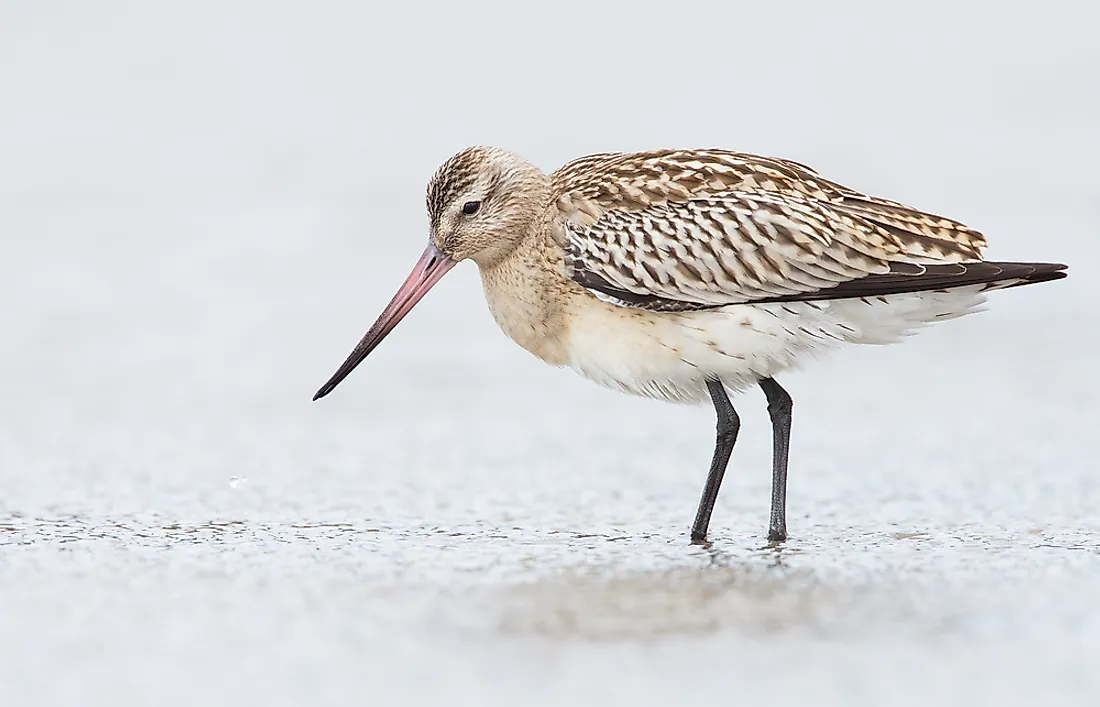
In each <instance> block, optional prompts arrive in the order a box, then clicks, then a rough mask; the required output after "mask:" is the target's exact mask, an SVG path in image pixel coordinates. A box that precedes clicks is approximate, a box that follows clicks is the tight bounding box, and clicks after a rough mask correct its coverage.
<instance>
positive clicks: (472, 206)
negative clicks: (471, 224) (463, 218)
mask: <svg viewBox="0 0 1100 707" xmlns="http://www.w3.org/2000/svg"><path fill="white" fill-rule="evenodd" d="M480 208H481V202H480V201H467V202H466V203H465V204H463V205H462V213H464V214H466V215H467V216H473V215H474V214H476V213H477V210H478V209H480Z"/></svg>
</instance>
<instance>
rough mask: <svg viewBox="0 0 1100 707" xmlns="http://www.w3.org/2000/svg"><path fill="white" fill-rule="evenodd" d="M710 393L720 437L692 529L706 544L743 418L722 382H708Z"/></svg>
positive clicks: (694, 538)
mask: <svg viewBox="0 0 1100 707" xmlns="http://www.w3.org/2000/svg"><path fill="white" fill-rule="evenodd" d="M707 390H709V391H710V399H711V400H713V401H714V411H715V412H716V413H717V414H718V435H717V441H716V442H715V445H714V458H713V459H711V461H710V473H709V474H707V485H706V486H704V487H703V497H702V498H701V499H699V510H697V511H696V512H695V523H693V524H692V526H691V541H692V542H693V543H701V542H705V541H706V539H707V526H709V525H710V514H711V513H713V512H714V502H715V501H716V500H717V499H718V489H719V488H720V487H721V486H722V476H724V475H725V473H726V464H728V463H729V460H730V454H731V453H732V452H733V444H734V442H736V441H737V431H738V430H739V429H741V418H739V417H737V411H736V410H734V409H733V404H732V403H730V398H729V396H728V395H726V389H725V388H723V387H722V381H718V380H708V381H707Z"/></svg>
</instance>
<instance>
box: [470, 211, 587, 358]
mask: <svg viewBox="0 0 1100 707" xmlns="http://www.w3.org/2000/svg"><path fill="white" fill-rule="evenodd" d="M562 256H563V254H562V252H561V248H560V246H558V245H557V244H556V243H555V242H554V240H553V239H552V238H550V225H549V224H548V223H545V224H542V225H540V226H538V227H536V228H532V229H531V231H530V232H529V233H528V234H527V235H526V236H525V237H524V238H522V239H521V240H520V241H519V243H518V244H517V245H516V247H515V249H514V250H512V252H510V253H509V254H508V255H507V256H506V257H504V258H501V259H500V260H498V261H496V262H494V263H492V264H490V265H484V266H479V270H480V272H481V282H482V285H483V286H484V288H485V299H486V302H487V303H488V305H489V311H490V312H491V313H492V315H493V319H495V320H496V323H497V325H499V326H500V328H501V330H503V331H504V333H505V334H507V335H508V337H509V338H510V339H512V340H513V341H515V342H516V343H517V344H519V345H520V346H522V347H523V348H525V349H527V350H528V351H530V352H531V353H532V354H534V355H535V356H537V357H538V358H540V359H542V360H543V361H545V362H546V363H549V364H552V365H556V366H562V365H566V364H568V363H569V359H568V348H567V339H568V336H567V334H568V332H567V330H566V329H567V324H566V322H567V320H568V318H567V317H566V316H565V310H566V308H567V307H568V304H569V297H570V292H569V287H568V281H567V279H566V278H565V276H564V271H563V270H562Z"/></svg>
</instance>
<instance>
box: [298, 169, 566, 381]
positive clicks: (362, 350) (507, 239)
mask: <svg viewBox="0 0 1100 707" xmlns="http://www.w3.org/2000/svg"><path fill="white" fill-rule="evenodd" d="M549 199H550V178H549V177H548V176H547V175H546V174H544V173H543V172H541V171H540V170H539V169H538V168H537V167H535V166H534V165H533V164H531V163H530V162H528V161H526V160H524V159H523V158H521V157H519V156H518V155H515V154H513V153H511V152H508V151H506V150H501V149H498V148H495V147H468V148H466V149H465V150H463V151H461V152H459V153H458V154H456V155H455V156H453V157H451V158H450V159H449V160H447V161H446V162H444V163H443V165H442V166H441V167H440V168H439V170H438V171H436V173H435V175H434V176H433V177H432V179H431V181H430V182H428V193H427V207H428V221H429V223H430V227H431V230H430V237H429V239H428V246H427V248H425V249H424V253H423V255H421V256H420V260H419V261H417V263H416V265H415V266H414V267H413V270H412V272H411V273H409V276H408V277H407V278H406V279H405V282H404V284H402V285H401V287H400V288H399V289H398V290H397V294H396V295H394V297H393V299H392V300H391V301H390V303H389V305H387V306H386V308H385V309H384V310H383V311H382V314H381V315H380V316H379V317H378V320H377V321H376V322H375V323H374V325H373V326H371V328H370V329H369V330H368V331H367V333H366V335H365V336H364V337H363V339H362V340H361V341H360V342H359V345H358V346H356V347H355V350H354V351H352V352H351V355H350V356H348V359H347V360H346V361H345V362H344V364H343V365H342V366H340V368H339V369H338V370H337V371H336V373H335V374H333V376H332V378H330V379H329V381H328V382H327V383H325V385H324V386H322V387H321V389H320V390H318V391H317V394H316V395H314V396H313V399H314V400H317V399H318V398H322V397H324V396H325V395H328V394H329V393H330V392H332V390H333V389H334V388H335V387H336V386H337V385H339V383H340V381H342V380H344V378H346V377H347V375H348V374H349V373H351V372H352V370H353V369H354V368H355V367H356V366H358V365H359V364H360V363H361V362H362V361H363V359H365V358H366V357H367V354H369V353H370V352H371V351H373V350H374V349H375V347H377V346H378V344H379V343H381V341H382V339H383V338H385V337H386V335H387V334H389V333H390V332H391V331H392V330H393V328H394V327H396V326H397V323H398V322H399V321H401V319H402V318H403V317H404V316H405V315H406V314H408V313H409V311H410V310H411V309H412V308H413V306H415V305H416V303H417V302H419V301H420V299H421V298H422V297H424V295H425V294H427V292H428V290H430V289H431V288H432V286H433V285H435V283H437V282H439V280H441V279H442V278H443V276H444V275H445V274H447V272H448V271H449V270H450V269H451V268H453V267H454V266H455V265H456V264H458V263H459V262H461V261H463V260H473V261H474V262H476V263H477V264H478V266H479V267H491V266H492V265H493V264H494V263H496V262H499V261H500V260H502V259H504V258H506V257H507V256H508V255H509V254H510V253H511V252H512V251H513V250H514V249H515V247H516V245H517V244H518V243H519V242H520V241H521V240H522V239H523V238H524V236H526V235H527V234H528V233H529V232H530V231H531V229H532V228H533V227H534V226H536V225H537V223H538V221H539V219H541V218H543V217H544V216H545V214H546V210H547V205H548V204H549Z"/></svg>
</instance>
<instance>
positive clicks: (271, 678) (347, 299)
mask: <svg viewBox="0 0 1100 707" xmlns="http://www.w3.org/2000/svg"><path fill="white" fill-rule="evenodd" d="M1098 22H1100V10H1098V6H1097V4H1096V3H1091V2H1085V1H1083V0H1082V1H1080V2H1044V3H1016V2H1008V3H993V2H959V1H958V0H956V1H954V2H922V3H909V4H906V5H888V4H882V3H874V2H859V3H844V2H834V3H814V2H790V3H762V2H757V3H713V4H710V5H703V4H695V5H692V4H684V3H679V4H676V3H646V2H631V3H625V2H624V3H594V2H585V3H580V2H554V3H544V4H531V5H521V4H517V3H505V2H483V1H478V0H473V1H471V2H465V3H457V4H450V3H442V2H439V3H407V4H388V3H387V4H378V3H362V2H350V1H347V2H313V3H291V2H285V1H282V0H280V1H277V2H273V1H270V0H269V1H268V2H245V1H242V0H233V1H224V0H223V1H221V2H208V1H193V2H188V3H168V2H141V3H137V2H133V3H125V2H114V1H108V0H100V1H99V2H95V3H87V2H32V1H30V0H7V1H6V2H4V3H3V4H2V5H0V239H2V242H0V243H2V245H0V298H2V301H3V303H4V304H3V306H2V308H0V331H3V337H4V338H3V344H4V345H3V346H2V347H0V545H2V547H0V607H3V608H2V609H0V637H2V638H3V641H2V643H0V703H2V704H5V705H9V704H10V705H17V704H18V705H37V704H89V705H91V704H96V705H98V704H104V705H106V704H110V705H116V706H117V705H140V704H158V705H177V704H179V705H184V704H198V703H202V704H208V705H210V704H230V703H232V704H266V705H302V704H310V705H329V704H331V705H342V704H355V703H364V702H367V703H370V704H395V705H396V704H441V703H444V702H454V703H458V704H477V705H495V704H513V705H514V704H561V703H565V702H575V703H577V704H588V703H592V704H595V703H606V704H619V703H626V702H629V703H632V704H666V703H668V704H682V703H691V704H723V705H724V704H759V703H760V702H761V701H763V700H765V699H766V700H767V702H768V704H771V705H784V704H806V703H807V702H808V701H812V703H813V704H819V705H820V704H825V705H857V704H868V705H883V704H891V705H902V704H904V705H909V704H912V705H922V706H925V705H929V704H937V705H947V704H968V705H972V704H991V703H993V702H994V701H996V702H999V703H1001V704H1022V705H1034V704H1044V705H1056V704H1067V705H1068V704H1078V705H1084V704H1097V703H1100V677H1098V676H1097V675H1096V673H1095V672H1094V668H1093V667H1091V666H1095V665H1096V664H1097V662H1098V661H1100V609H1097V608H1096V607H1095V606H1094V603H1095V601H1096V598H1097V597H1100V513H1098V511H1097V508H1098V503H1100V463H1098V462H1097V460H1096V457H1095V453H1094V451H1093V449H1094V446H1095V437H1096V429H1097V428H1098V423H1100V412H1098V405H1100V384H1098V382H1097V380H1096V376H1095V373H1094V366H1095V354H1094V352H1093V349H1094V347H1095V346H1096V345H1097V342H1098V338H1097V333H1096V327H1097V326H1098V325H1100V303H1098V285H1097V282H1098V279H1097V276H1098V274H1100V273H1098V269H1097V267H1096V265H1094V262H1095V259H1096V258H1097V257H1100V248H1098V247H1097V237H1098V235H1100V173H1098V171H1097V168H1096V165H1097V164H1100V127H1098V126H1100V42H1097V39H1096V28H1097V26H1098ZM475 143H484V144H493V145H497V146H501V147H506V148H509V149H512V150H515V151H517V152H519V153H521V154H522V155H524V156H526V157H528V158H529V159H531V160H533V161H534V162H536V163H537V164H539V165H540V166H542V167H544V168H545V169H547V170H550V169H553V168H555V167H557V166H558V165H560V164H561V163H563V162H565V161H567V160H569V159H571V158H573V157H576V156H579V155H582V154H584V153H587V152H593V151H607V150H632V149H648V148H654V147H666V146H683V147H699V146H722V147H729V148H734V149H740V150H745V151H752V152H758V153H764V154H771V155H778V156H785V157H789V158H793V159H796V160H799V161H801V162H804V163H808V164H810V165H812V166H814V167H816V168H817V169H818V170H819V171H821V172H822V173H823V174H825V175H826V176H828V177H829V178H832V179H835V180H837V181H841V182H843V183H847V184H850V185H852V186H854V187H856V188H859V189H862V190H865V191H868V192H871V193H874V194H879V195H882V196H886V197H890V198H894V199H898V200H901V201H905V202H908V203H912V204H914V205H917V206H920V207H922V208H925V209H928V210H930V211H933V212H937V213H943V214H945V215H950V216H952V217H955V218H958V219H960V220H962V221H964V222H966V223H968V224H971V225H973V226H975V227H977V228H979V229H981V230H983V231H985V232H986V234H987V235H988V236H989V238H990V240H991V243H992V245H991V248H990V251H989V255H990V257H993V258H996V259H1006V260H1013V259H1016V260H1048V261H1060V262H1066V263H1069V264H1070V277H1069V279H1068V280H1065V281H1063V282H1058V283H1052V284H1047V285H1041V286H1036V287H1033V288H1021V289H1018V290H1013V291H1011V292H1004V293H998V294H996V295H994V296H993V297H992V298H991V309H990V311H989V312H988V313H984V314H981V315H977V316H973V317H968V318H965V319H963V320H959V321H954V322H950V323H946V324H943V325H941V326H938V327H936V328H934V329H930V330H928V331H926V332H924V333H922V334H921V335H920V336H919V337H916V338H914V339H912V340H910V341H909V342H907V343H906V344H904V345H903V346H897V347H890V348H886V349H878V348H868V349H859V350H851V351H846V352H844V353H843V354H841V355H838V356H835V357H833V358H830V359H828V360H825V361H822V362H820V363H818V364H816V365H815V366H813V367H810V368H808V369H807V370H806V371H805V372H801V373H797V374H792V375H790V376H787V377H785V378H783V379H781V380H782V382H783V383H784V385H785V386H786V387H787V388H788V389H789V390H790V391H791V393H792V395H794V398H795V401H796V408H795V422H794V425H795V430H794V444H793V448H792V471H791V480H790V484H791V486H790V498H789V509H790V514H791V515H790V520H789V526H790V532H791V541H790V542H788V543H787V544H786V546H785V547H783V548H782V549H781V550H775V549H771V548H766V547H763V546H764V542H763V537H764V531H765V526H766V517H767V493H768V481H769V469H770V466H769V465H770V459H769V455H770V449H771V441H770V437H769V434H770V430H769V426H768V423H767V415H766V412H765V410H764V402H763V396H762V395H759V394H758V393H750V394H746V395H745V396H742V397H739V398H737V399H735V401H734V402H735V405H736V406H737V408H738V410H739V411H740V413H741V417H742V419H743V421H744V427H743V430H742V439H741V441H740V442H739V444H738V447H737V450H736V451H735V454H734V461H733V463H732V464H731V467H730V473H729V474H728V475H727V481H726V486H725V488H724V489H723V495H722V497H721V499H720V501H719V504H718V509H717V511H716V513H715V520H714V523H713V525H712V536H713V539H714V546H713V547H711V548H710V549H709V550H707V549H704V548H694V547H691V546H690V545H689V544H688V542H687V529H688V525H689V523H690V521H691V518H692V514H693V513H694V509H695V503H696V501H697V499H698V493H699V490H700V489H701V486H702V483H703V479H704V476H705V471H706V464H707V462H708V460H709V456H710V450H711V445H712V442H713V419H712V414H713V413H712V412H711V411H709V410H707V409H703V408H698V409H693V408H685V407H677V406H670V405H662V404H658V403H652V402H646V401H641V400H632V399H629V398H626V397H622V396H618V395H615V394H613V393H609V392H606V391H603V390H600V389H598V388H596V387H595V386H593V385H591V384H590V383H588V382H586V381H582V380H580V379H578V378H576V377H574V376H573V375H572V374H570V373H568V372H563V371H555V370H552V369H548V368H546V367H544V366H542V364H540V363H539V362H537V361H536V360H534V359H533V358H532V357H530V356H529V355H528V354H526V353H524V352H523V351H522V350H520V349H519V348H518V347H516V346H515V345H514V344H512V343H511V342H509V341H508V340H507V339H506V338H505V337H504V336H503V335H502V334H501V333H500V332H499V331H498V330H497V329H496V327H495V325H494V324H493V322H492V320H491V318H490V317H489V314H488V312H487V310H486V308H485V306H484V303H483V301H482V297H481V293H480V285H479V282H478V280H477V275H476V271H475V268H474V267H473V266H472V265H470V266H468V267H467V266H463V267H462V268H459V269H458V270H456V271H455V273H454V274H452V275H451V276H450V277H449V278H448V279H447V280H446V281H444V283H443V284H441V285H440V286H439V287H438V288H437V289H436V291H434V292H433V293H432V295H430V296H429V297H428V298H427V299H426V300H425V301H424V303H423V304H422V305H420V306H419V307H418V308H417V310H416V311H415V313H414V314H413V315H411V316H410V317H409V318H408V319H407V320H406V321H405V322H404V323H403V324H402V325H401V327H400V328H399V329H398V330H397V331H396V333H394V334H393V335H392V336H391V337H390V338H389V339H388V340H387V341H386V343H385V344H384V345H383V346H382V347H381V348H380V349H379V350H378V351H377V352H376V353H375V354H373V355H372V357H371V359H370V360H369V361H368V362H367V363H366V364H364V365H363V366H362V367H361V368H360V369H358V370H357V371H356V372H355V374H353V376H352V377H351V378H349V379H348V381H347V382H345V383H344V384H343V385H342V386H341V388H340V389H339V390H338V391H337V392H336V393H335V394H334V395H332V396H330V397H329V398H326V399H325V400H324V401H323V402H319V403H311V402H310V401H309V399H310V396H311V395H312V393H313V392H314V390H316V388H317V387H318V386H319V385H320V384H321V383H322V382H324V380H325V379H326V378H327V377H328V376H329V374H331V373H332V371H333V370H334V369H335V367H336V366H337V365H338V364H339V363H340V362H341V361H342V360H343V357H344V356H345V355H346V354H347V352H348V351H349V350H350V348H351V346H352V345H353V344H354V343H355V342H356V341H357V340H358V338H359V336H360V335H361V334H362V333H363V331H364V330H365V329H366V327H367V326H368V325H369V324H370V323H371V321H373V319H374V317H375V316H376V315H377V313H378V312H379V311H380V310H381V307H382V306H383V305H384V304H385V302H386V301H387V300H388V298H389V296H390V295H391V294H392V292H393V290H394V288H395V287H396V286H397V285H398V284H399V283H400V281H401V280H402V278H403V277H404V276H405V274H406V272H407V270H408V268H409V267H411V265H412V263H413V261H414V260H415V258H416V256H417V255H418V254H419V252H420V251H421V249H422V247H423V244H424V242H425V239H426V237H427V225H426V219H425V217H424V213H423V188H424V184H425V182H426V181H427V179H428V177H429V176H430V175H431V173H432V172H433V171H434V169H435V168H436V167H437V166H438V164H439V163H440V162H442V161H443V160H444V159H445V158H446V157H448V156H449V155H450V154H451V153H453V152H455V151H457V150H458V149H461V148H462V147H465V146H467V145H469V144H475Z"/></svg>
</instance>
